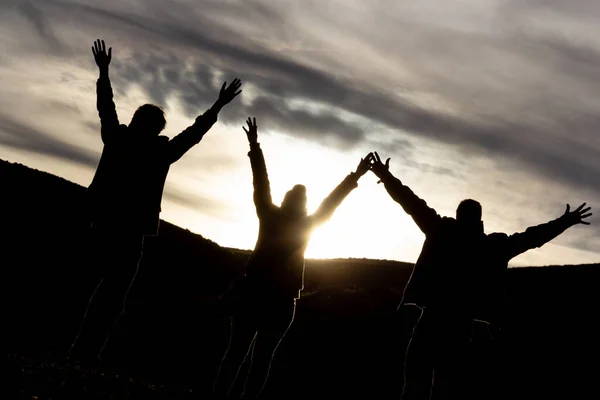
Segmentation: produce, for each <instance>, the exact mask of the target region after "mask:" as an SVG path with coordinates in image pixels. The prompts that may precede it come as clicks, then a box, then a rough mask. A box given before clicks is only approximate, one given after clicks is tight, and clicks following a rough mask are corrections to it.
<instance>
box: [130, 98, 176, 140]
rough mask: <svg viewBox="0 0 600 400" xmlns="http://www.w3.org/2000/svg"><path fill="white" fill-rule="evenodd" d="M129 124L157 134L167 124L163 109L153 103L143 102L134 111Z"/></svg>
mask: <svg viewBox="0 0 600 400" xmlns="http://www.w3.org/2000/svg"><path fill="white" fill-rule="evenodd" d="M129 125H130V126H132V127H135V128H136V129H139V130H140V131H144V132H151V133H154V134H156V135H158V134H159V133H160V132H162V130H163V129H165V126H166V125H167V120H166V118H165V111H164V110H163V109H162V108H161V107H159V106H156V105H154V104H144V105H142V106H140V107H138V109H137V110H136V111H135V113H134V114H133V118H132V119H131V123H130V124H129Z"/></svg>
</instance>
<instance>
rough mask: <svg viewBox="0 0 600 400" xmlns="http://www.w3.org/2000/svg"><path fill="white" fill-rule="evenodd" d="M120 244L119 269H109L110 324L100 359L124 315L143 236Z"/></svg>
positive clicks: (141, 247) (138, 262)
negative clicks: (110, 294)
mask: <svg viewBox="0 0 600 400" xmlns="http://www.w3.org/2000/svg"><path fill="white" fill-rule="evenodd" d="M121 244H122V248H121V249H120V250H119V253H120V254H121V258H120V259H119V262H116V265H117V266H119V267H118V269H111V272H114V276H113V274H111V275H110V277H111V278H112V281H111V282H110V283H111V285H110V287H111V289H112V291H113V296H112V297H111V298H110V299H109V300H108V301H107V304H108V312H109V313H110V318H112V323H111V324H110V327H109V328H108V333H107V334H106V335H105V336H104V340H103V342H102V346H101V348H100V350H99V352H98V357H101V355H102V352H103V350H104V348H105V347H106V344H107V343H108V340H109V339H110V335H111V333H112V332H113V330H114V329H115V327H116V326H117V325H118V324H119V321H120V319H121V318H122V317H123V315H124V314H125V311H126V305H127V298H128V296H129V292H130V291H131V288H132V287H133V284H134V282H135V277H136V276H137V274H138V271H139V267H140V263H141V260H142V256H143V248H144V236H143V235H138V234H132V235H128V236H126V237H124V238H123V240H122V241H121Z"/></svg>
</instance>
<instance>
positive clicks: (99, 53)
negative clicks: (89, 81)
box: [92, 39, 112, 69]
mask: <svg viewBox="0 0 600 400" xmlns="http://www.w3.org/2000/svg"><path fill="white" fill-rule="evenodd" d="M92 53H94V60H96V65H97V66H98V68H100V69H108V65H109V64H110V59H111V58H112V47H109V48H108V53H107V52H106V44H105V43H104V40H100V39H97V40H96V41H95V42H94V45H93V46H92Z"/></svg>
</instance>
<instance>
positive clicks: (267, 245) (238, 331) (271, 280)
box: [214, 118, 373, 399]
mask: <svg viewBox="0 0 600 400" xmlns="http://www.w3.org/2000/svg"><path fill="white" fill-rule="evenodd" d="M247 124H248V128H247V129H246V128H245V127H244V131H245V132H246V135H247V137H248V142H249V144H250V152H249V153H248V156H249V157H250V165H251V167H252V175H253V185H254V205H255V206H256V213H257V215H258V219H259V223H260V226H259V232H258V240H257V242H256V246H255V248H254V251H253V252H252V255H251V256H250V258H249V260H248V263H247V265H246V274H245V275H244V277H243V278H242V279H241V280H239V281H237V282H236V284H234V285H233V287H232V288H231V290H230V291H228V292H227V293H226V294H225V295H224V296H223V299H222V300H223V304H225V305H226V306H225V311H226V313H227V314H228V315H229V316H230V317H231V337H230V343H229V348H228V349H227V351H226V353H225V356H224V358H223V360H222V363H221V367H220V369H219V374H218V377H217V380H216V382H215V385H214V393H215V395H216V396H217V397H218V398H227V397H228V396H229V394H230V390H231V388H232V387H233V385H234V383H235V382H236V380H238V379H240V378H239V377H238V374H239V369H240V366H241V364H242V362H243V361H244V359H245V358H246V356H247V355H249V356H250V357H251V366H250V371H249V373H248V377H247V380H246V384H245V387H244V389H243V395H242V398H244V399H254V398H258V397H259V396H260V394H261V392H262V390H263V388H264V386H265V384H266V381H267V378H268V375H269V368H270V365H271V360H272V358H273V356H274V354H275V351H276V349H277V347H278V346H279V343H280V342H281V340H282V339H283V337H284V336H285V334H286V332H287V330H288V329H289V327H290V326H291V324H292V322H293V320H294V313H295V309H296V299H298V298H299V297H300V292H301V291H302V289H303V287H304V252H305V250H306V248H307V246H308V243H309V240H310V236H311V234H312V232H313V230H314V229H315V228H316V227H318V226H319V225H321V224H323V223H325V222H326V221H328V220H329V219H330V218H331V216H332V215H333V213H334V212H335V210H336V209H337V207H338V206H339V205H340V204H341V203H342V201H343V200H344V199H345V198H346V196H347V195H348V194H349V193H350V192H351V191H352V190H353V189H354V188H356V187H357V186H358V180H359V178H360V177H361V176H363V175H364V174H365V173H366V172H367V171H368V169H369V164H370V162H371V159H372V157H373V155H372V154H368V155H367V156H366V157H365V158H364V159H361V161H360V163H359V165H358V168H357V169H356V171H355V172H352V173H350V174H349V175H348V176H347V177H346V178H345V179H344V180H343V181H342V182H341V183H340V184H339V185H338V186H337V187H336V188H335V189H334V190H333V192H331V194H329V196H327V197H326V198H325V200H323V202H322V203H321V205H320V206H319V208H318V209H317V210H316V211H315V212H314V213H313V214H312V215H308V214H307V210H306V201H307V200H306V188H305V187H304V186H303V185H295V186H294V187H293V188H292V189H291V190H290V191H288V192H287V193H286V195H285V196H284V199H283V202H282V203H281V206H276V205H275V204H273V200H272V198H271V188H270V184H269V177H268V174H267V167H266V164H265V159H264V156H263V152H262V150H261V148H260V144H259V142H258V127H257V125H256V118H254V119H250V118H248V120H247Z"/></svg>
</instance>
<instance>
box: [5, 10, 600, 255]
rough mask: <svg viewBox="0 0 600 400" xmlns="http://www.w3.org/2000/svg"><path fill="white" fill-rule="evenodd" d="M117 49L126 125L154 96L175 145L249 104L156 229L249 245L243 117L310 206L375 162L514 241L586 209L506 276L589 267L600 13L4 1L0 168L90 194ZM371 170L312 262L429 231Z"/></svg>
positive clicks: (193, 154)
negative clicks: (13, 165)
mask: <svg viewBox="0 0 600 400" xmlns="http://www.w3.org/2000/svg"><path fill="white" fill-rule="evenodd" d="M96 38H102V39H104V40H105V41H106V43H107V46H111V47H113V61H112V63H111V70H110V74H111V80H112V83H113V89H114V91H115V102H116V104H117V111H118V113H119V117H120V120H121V122H122V123H128V122H129V121H130V119H131V116H132V114H133V112H134V111H135V109H136V108H137V107H138V106H139V105H141V104H144V103H147V102H151V103H155V104H158V105H161V106H163V107H164V108H165V109H166V111H167V121H168V122H167V128H166V131H165V134H166V135H168V136H171V137H172V136H174V135H175V134H177V133H179V132H180V131H181V130H183V129H184V128H186V127H187V126H188V125H190V124H191V123H192V122H193V119H194V118H195V117H196V116H197V115H198V114H201V113H202V112H204V111H205V110H206V109H207V108H208V107H210V105H211V104H212V103H213V102H214V100H215V99H216V97H217V95H218V90H219V87H220V84H221V83H222V82H223V80H227V81H230V80H231V79H233V78H234V77H240V78H241V79H242V80H243V90H244V91H243V93H242V95H241V96H240V98H238V99H236V100H234V102H232V103H231V104H230V105H229V106H227V109H226V110H224V111H223V112H222V113H221V114H220V116H219V122H218V124H217V125H215V126H214V127H213V129H212V130H211V131H210V132H209V133H208V134H207V135H206V136H205V138H204V139H203V140H202V142H201V143H200V144H199V145H198V146H197V147H195V148H194V149H192V150H191V151H190V152H189V153H188V154H187V155H186V156H184V158H182V159H181V160H180V161H179V162H178V163H177V164H175V165H174V166H173V167H172V168H171V172H170V174H169V177H168V182H167V186H166V191H165V197H164V200H163V213H162V218H163V219H165V220H168V221H170V222H173V223H175V224H177V225H180V226H182V227H185V228H188V229H190V230H192V231H194V232H196V233H199V234H202V235H203V236H205V237H207V238H210V239H212V240H214V241H216V242H217V243H219V244H221V245H224V246H230V247H239V248H252V247H253V246H254V243H255V241H256V235H257V229H258V221H257V218H256V213H255V211H254V208H253V203H252V178H251V172H250V166H249V161H248V158H247V151H248V147H247V143H246V137H245V134H244V132H243V131H242V129H241V126H242V124H243V122H244V120H245V118H246V117H247V116H255V117H256V118H257V122H258V125H259V135H260V136H259V140H260V142H261V145H262V147H263V150H264V153H265V157H266V161H267V167H268V169H269V175H270V179H271V184H272V190H273V197H274V200H275V201H276V202H279V201H281V199H282V198H283V195H284V193H285V192H286V191H287V190H288V189H290V188H291V187H292V186H293V185H294V184H296V183H302V184H305V185H306V186H307V188H308V196H309V211H310V210H314V209H315V208H316V207H317V206H318V204H319V203H320V201H321V200H322V199H323V198H324V197H325V196H326V195H327V194H328V193H329V192H330V191H331V190H332V189H333V188H334V187H335V186H336V185H337V184H338V183H339V182H340V181H341V180H342V179H343V178H344V177H345V176H346V174H348V173H349V172H351V171H352V170H354V169H355V167H356V164H357V163H358V162H359V160H360V157H362V156H364V155H365V154H366V153H368V152H369V151H372V150H378V151H379V153H380V155H381V156H382V157H384V158H387V157H391V163H390V164H391V170H392V172H393V173H394V174H395V175H396V176H397V177H399V178H400V179H402V180H403V182H404V183H405V184H407V185H408V186H409V187H411V188H412V189H413V190H414V191H415V193H417V194H418V195H419V196H421V197H422V198H424V199H425V200H426V201H427V202H428V204H430V205H431V206H432V207H434V208H435V209H436V210H437V211H438V212H439V213H440V214H442V215H448V216H453V215H454V211H455V209H456V206H457V204H458V202H459V201H460V200H462V199H464V198H474V199H477V200H479V201H480V202H481V203H482V204H483V212H484V221H485V226H486V232H488V233H490V232H494V231H501V232H506V233H513V232H517V231H522V230H524V229H526V228H527V227H528V226H530V225H536V224H539V223H542V222H546V221H548V220H551V219H554V218H557V217H559V216H560V215H561V214H562V213H563V212H564V208H565V204H566V203H570V204H571V206H577V205H579V204H580V203H582V202H584V201H585V202H587V203H588V204H589V205H591V206H592V207H593V208H594V210H593V211H595V215H594V216H593V217H592V218H591V222H592V225H591V226H583V225H579V226H576V227H573V228H571V229H570V230H569V231H567V232H566V233H565V234H563V235H562V236H560V237H559V238H558V239H556V240H554V241H553V242H551V243H550V244H547V245H545V246H543V247H542V248H540V249H536V250H533V251H530V252H529V253H526V254H524V255H522V256H519V257H518V258H515V259H514V260H513V264H512V265H547V264H577V263H589V262H600V219H599V217H598V216H599V215H600V211H599V210H598V207H599V206H600V133H599V132H598V129H599V128H600V3H596V2H590V1H583V0H569V1H564V0H562V1H558V0H550V1H548V0H547V1H539V0H519V1H500V0H472V1H468V0H462V1H449V0H446V1H439V0H437V1H433V0H421V1H418V2H417V1H398V0H370V1H363V0H329V1H317V0H314V1H313V0H310V1H309V0H302V1H298V0H294V1H292V0H277V1H275V0H237V1H234V0H214V1H200V0H187V1H183V0H177V1H174V0H169V1H166V0H145V1H125V0H104V1H102V2H99V1H77V0H62V1H57V0H41V1H12V0H0V157H1V158H3V159H7V160H9V161H13V162H20V163H23V164H25V165H28V166H30V167H33V168H37V169H41V170H44V171H48V172H51V173H53V174H56V175H59V176H62V177H65V178H67V179H69V180H71V181H74V182H77V183H79V184H82V185H85V186H87V185H88V184H89V182H90V181H91V179H92V177H93V173H94V170H95V167H96V165H97V162H98V160H99V157H100V154H101V151H102V142H101V140H100V131H99V121H98V115H97V111H96V108H95V81H96V79H97V67H96V65H95V63H94V60H93V56H92V52H91V46H92V44H93V41H94V39H96ZM376 182H377V180H376V178H375V177H374V176H372V174H368V175H366V176H365V177H364V178H363V179H362V180H361V181H360V182H359V187H358V188H357V189H356V190H355V191H354V192H352V193H351V194H350V196H349V197H348V199H347V200H346V202H345V203H344V204H343V205H342V206H341V207H340V208H339V209H338V211H337V212H336V214H335V216H334V217H333V219H332V220H331V221H330V222H329V223H328V224H327V225H326V226H324V227H322V228H321V229H320V230H318V231H317V232H316V233H315V234H314V235H313V239H312V242H311V246H310V247H309V250H308V252H307V256H313V257H369V258H385V259H396V260H401V261H409V262H414V261H415V260H416V258H417V256H418V254H419V251H420V248H421V245H422V242H423V239H424V237H423V235H422V234H421V232H420V231H419V230H418V228H416V226H415V225H414V223H413V222H412V220H411V219H410V218H409V217H407V216H406V214H404V212H403V211H402V209H401V207H400V206H399V205H397V204H396V203H394V202H393V201H392V200H391V199H390V198H389V196H388V195H387V193H386V192H385V189H384V188H383V186H382V185H377V183H376Z"/></svg>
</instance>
